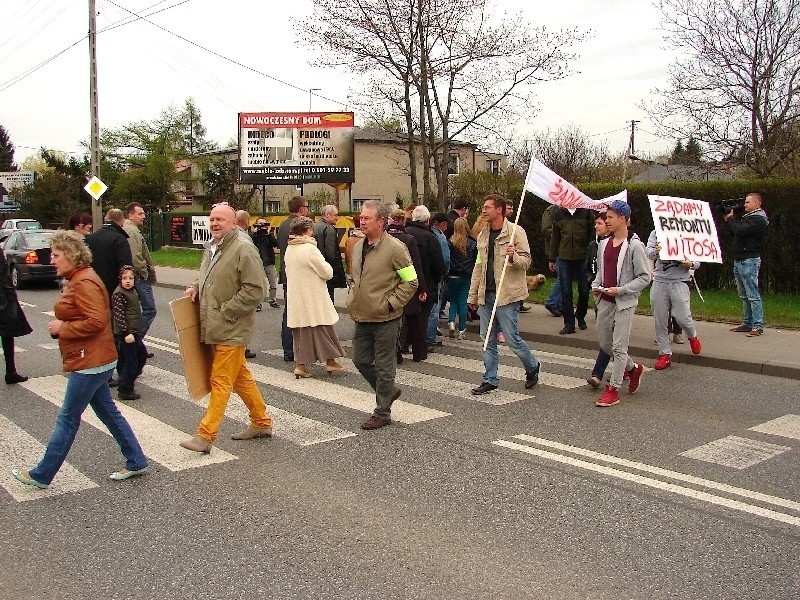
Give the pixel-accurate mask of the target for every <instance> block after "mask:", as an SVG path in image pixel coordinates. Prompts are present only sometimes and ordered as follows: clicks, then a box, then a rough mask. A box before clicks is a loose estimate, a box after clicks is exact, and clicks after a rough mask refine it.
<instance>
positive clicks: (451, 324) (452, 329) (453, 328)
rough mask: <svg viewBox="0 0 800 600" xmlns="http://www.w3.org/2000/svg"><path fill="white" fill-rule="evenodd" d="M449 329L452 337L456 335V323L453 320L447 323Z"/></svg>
mask: <svg viewBox="0 0 800 600" xmlns="http://www.w3.org/2000/svg"><path fill="white" fill-rule="evenodd" d="M447 329H448V331H449V332H448V335H449V336H450V338H451V339H452V338H454V337H456V324H455V323H454V322H453V321H450V322H449V323H447Z"/></svg>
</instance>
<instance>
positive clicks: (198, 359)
mask: <svg viewBox="0 0 800 600" xmlns="http://www.w3.org/2000/svg"><path fill="white" fill-rule="evenodd" d="M169 307H170V310H171V311H172V320H173V321H174V322H175V331H176V332H177V333H178V345H179V348H180V351H181V362H182V363H183V373H184V376H185V377H186V385H187V386H188V388H189V396H190V397H191V398H192V400H201V399H203V398H205V397H206V396H207V395H208V394H210V393H211V363H212V361H213V351H212V348H211V346H209V345H208V344H204V343H203V342H201V341H200V305H199V303H197V302H192V301H191V300H190V299H189V298H185V297H184V298H178V299H177V300H173V301H172V302H170V303H169Z"/></svg>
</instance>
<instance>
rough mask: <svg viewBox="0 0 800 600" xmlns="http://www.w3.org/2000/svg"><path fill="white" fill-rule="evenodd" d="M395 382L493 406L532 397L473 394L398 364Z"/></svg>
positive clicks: (345, 362)
mask: <svg viewBox="0 0 800 600" xmlns="http://www.w3.org/2000/svg"><path fill="white" fill-rule="evenodd" d="M262 352H264V353H265V354H270V355H272V356H283V350H281V349H277V350H262ZM339 363H340V364H341V365H342V366H343V367H345V368H346V369H347V371H348V372H349V373H355V374H357V375H358V376H359V377H360V376H361V375H360V373H359V372H358V369H356V367H355V365H354V364H353V361H352V360H350V359H349V358H340V359H339ZM395 383H397V384H399V385H406V386H409V387H415V388H418V389H421V390H425V391H428V392H433V393H435V394H437V395H446V396H452V397H454V398H457V399H459V400H477V401H478V402H483V403H485V404H491V405H493V406H502V405H504V404H510V403H512V402H520V401H521V400H530V399H531V398H533V395H532V394H518V393H516V392H509V391H506V390H497V391H495V392H493V393H491V394H485V395H483V396H473V395H472V393H471V390H472V388H473V387H475V384H472V383H465V382H463V381H456V380H455V379H447V378H446V377H437V376H436V375H428V374H427V373H419V372H418V371H411V370H408V369H404V368H402V367H401V366H400V365H398V366H397V375H396V376H395Z"/></svg>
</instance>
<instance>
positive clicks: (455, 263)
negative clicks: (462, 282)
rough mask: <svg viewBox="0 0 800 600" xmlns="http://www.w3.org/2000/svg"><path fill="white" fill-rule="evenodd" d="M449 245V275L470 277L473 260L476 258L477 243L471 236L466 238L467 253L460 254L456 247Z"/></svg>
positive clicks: (473, 264)
mask: <svg viewBox="0 0 800 600" xmlns="http://www.w3.org/2000/svg"><path fill="white" fill-rule="evenodd" d="M448 244H449V245H450V273H449V274H448V275H449V277H472V269H474V268H475V260H476V259H477V258H478V243H477V242H476V241H475V240H473V239H472V238H471V237H468V238H467V253H466V254H462V253H461V252H460V251H459V249H458V248H456V247H455V246H453V242H448Z"/></svg>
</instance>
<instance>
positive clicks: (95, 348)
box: [53, 265, 117, 372]
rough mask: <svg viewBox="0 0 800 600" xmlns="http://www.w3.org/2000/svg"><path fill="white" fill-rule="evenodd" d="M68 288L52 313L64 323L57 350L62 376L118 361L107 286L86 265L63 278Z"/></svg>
mask: <svg viewBox="0 0 800 600" xmlns="http://www.w3.org/2000/svg"><path fill="white" fill-rule="evenodd" d="M66 279H67V285H66V287H65V288H64V291H63V293H62V294H61V296H60V297H59V299H58V301H57V302H56V305H55V307H54V309H53V310H54V311H55V314H56V319H59V320H61V321H64V323H63V324H62V325H61V332H60V333H59V336H58V347H59V349H60V350H61V360H62V361H63V368H64V371H65V372H71V371H80V370H81V369H89V368H91V367H99V366H101V365H106V364H108V363H110V362H112V361H114V360H116V359H117V351H116V348H115V347H114V336H113V335H112V333H111V311H110V310H109V306H108V292H107V291H106V286H105V284H103V282H102V281H101V280H100V278H99V277H98V276H97V273H95V272H94V270H93V269H92V268H91V267H90V266H88V265H86V266H83V267H77V268H76V269H75V270H73V271H71V272H69V273H67V274H66Z"/></svg>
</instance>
